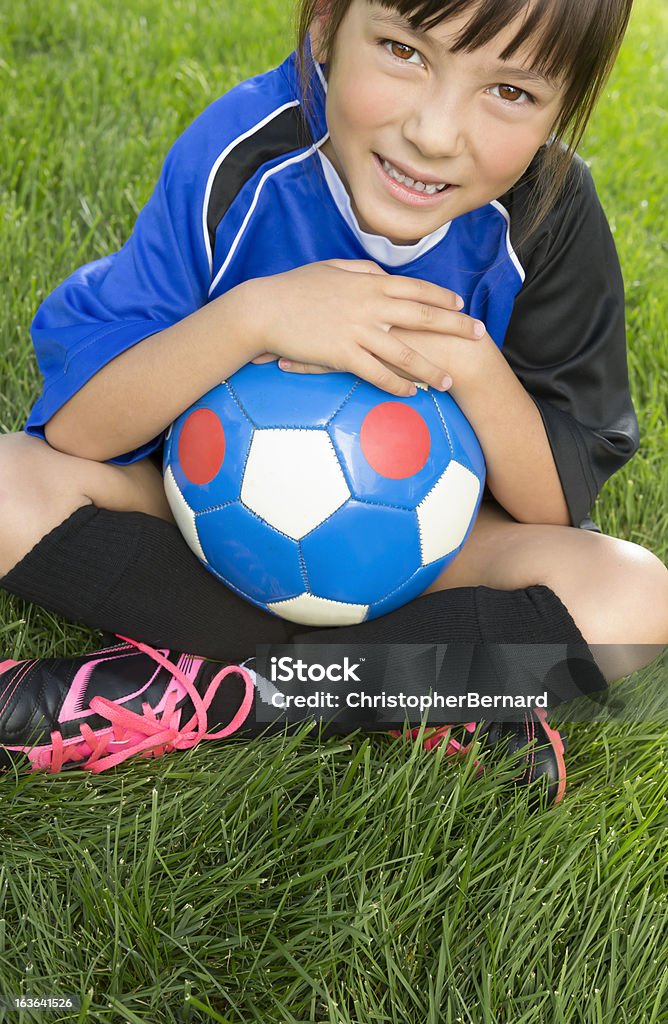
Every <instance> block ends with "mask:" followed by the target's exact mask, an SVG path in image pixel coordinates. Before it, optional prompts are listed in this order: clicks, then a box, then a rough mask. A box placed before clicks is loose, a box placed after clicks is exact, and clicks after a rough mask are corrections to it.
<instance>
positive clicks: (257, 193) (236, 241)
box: [207, 103, 329, 298]
mask: <svg viewBox="0 0 668 1024" xmlns="http://www.w3.org/2000/svg"><path fill="white" fill-rule="evenodd" d="M288 106H295V104H294V103H290V104H288ZM281 109H284V108H281ZM328 138H329V132H328V133H327V134H325V135H323V137H322V138H321V139H318V141H317V142H315V143H314V144H313V145H312V146H310V147H309V149H307V150H306V152H304V153H298V154H297V156H291V157H290V158H289V159H288V160H284V161H283V163H282V164H277V165H276V167H271V168H270V169H269V170H268V171H266V172H265V173H264V174H263V175H262V177H261V178H260V181H259V182H258V186H257V188H256V189H255V195H254V196H253V202H252V203H251V204H250V206H249V208H248V211H247V213H246V216H245V217H244V219H243V223H242V225H241V227H240V228H239V230H238V231H237V234H236V237H235V239H234V241H233V242H232V245H231V246H230V249H229V252H228V254H227V256H226V257H225V262H224V263H223V265H222V267H221V268H220V270H219V271H218V273H217V274H216V277H215V279H214V280H213V281H212V283H211V287H210V288H209V298H211V295H212V293H213V292H214V290H215V289H216V288H217V287H218V284H219V283H220V279H221V278H222V276H223V274H224V273H225V271H226V270H227V268H228V266H229V264H230V260H231V259H232V257H233V256H234V253H235V252H236V249H237V246H238V244H239V242H240V240H241V238H242V236H243V233H244V231H245V230H246V226H247V224H248V221H249V220H250V219H251V217H252V215H253V210H254V209H255V207H256V206H257V202H258V199H259V198H260V193H261V192H262V189H263V187H264V183H265V181H267V180H268V179H269V178H271V177H272V175H274V174H276V173H277V172H278V171H282V170H283V168H284V167H289V166H290V165H291V164H297V163H300V161H302V160H307V159H308V157H310V156H312V155H313V153H315V152H316V150H317V149H319V148H320V146H322V144H323V143H324V142H325V140H326V139H328ZM228 149H229V147H228ZM219 162H220V161H219ZM207 241H208V239H207Z"/></svg>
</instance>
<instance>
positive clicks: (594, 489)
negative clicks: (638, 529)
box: [503, 158, 639, 526]
mask: <svg viewBox="0 0 668 1024" xmlns="http://www.w3.org/2000/svg"><path fill="white" fill-rule="evenodd" d="M530 170H531V169H530ZM530 180H531V175H527V177H526V179H525V180H523V181H522V182H520V183H519V184H518V186H516V188H515V189H514V190H513V191H512V193H510V194H509V195H508V196H507V197H504V201H507V202H508V207H509V212H510V215H511V241H512V242H513V245H514V247H515V249H516V252H517V255H518V257H519V259H520V262H521V263H522V266H523V267H524V269H525V271H526V279H525V282H524V284H523V286H522V288H521V290H520V292H519V294H518V296H517V298H516V300H515V305H514V309H513V313H512V316H511V319H510V323H509V326H508V331H507V334H506V340H505V343H504V348H503V353H504V355H505V357H506V359H507V360H508V363H509V364H510V366H511V367H512V369H513V371H514V372H515V374H516V375H517V377H518V378H519V380H520V381H521V382H522V384H523V385H524V387H525V388H526V389H527V391H528V393H529V394H530V395H531V397H532V398H533V400H534V402H535V403H536V405H537V406H538V409H539V411H540V414H541V416H542V418H543V423H544V425H545V430H546V432H547V436H548V439H549V442H550V446H551V448H552V454H553V455H554V459H555V463H556V466H557V470H558V472H559V477H560V480H561V484H562V487H563V489H564V494H565V496H566V501H567V504H568V509H569V512H570V516H571V522H572V524H573V525H574V526H579V525H585V523H584V522H583V520H586V519H587V517H588V516H589V513H590V512H591V509H592V507H593V505H594V502H595V500H596V498H597V496H598V494H599V492H600V490H601V488H602V486H603V484H604V483H605V481H606V480H607V479H608V478H609V477H610V476H612V474H613V473H615V472H616V471H617V470H618V469H620V468H621V467H622V466H623V465H624V464H625V463H626V462H628V460H629V459H630V458H631V456H632V455H633V454H634V452H636V451H637V449H638V445H639V433H638V421H637V418H636V414H635V410H634V408H633V403H632V400H631V395H630V391H629V379H628V369H627V360H626V330H625V322H624V284H623V281H622V274H621V269H620V266H619V259H618V257H617V252H616V249H615V245H614V242H613V239H612V234H611V232H610V228H609V226H608V222H607V220H606V217H605V214H604V213H603V210H602V208H601V204H600V202H599V200H598V196H597V195H596V189H595V188H594V183H593V180H592V177H591V174H590V172H589V169H588V168H587V166H586V164H585V163H584V162H583V161H582V160H580V159H579V158H576V160H575V162H574V164H573V166H572V168H571V171H570V173H569V179H568V182H567V186H566V188H565V189H564V192H563V193H562V196H561V198H560V200H559V201H558V202H557V204H556V206H555V207H554V209H553V210H552V211H551V213H550V214H549V215H548V217H547V218H546V219H545V221H544V222H543V224H542V225H541V227H539V228H538V230H537V231H536V232H535V233H534V235H533V236H529V237H528V238H526V237H523V235H526V225H527V216H528V214H529V211H530V209H531V198H532V197H531V192H532V189H531V185H530V184H529V182H530Z"/></svg>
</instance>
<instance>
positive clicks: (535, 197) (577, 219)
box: [499, 144, 607, 264]
mask: <svg viewBox="0 0 668 1024" xmlns="http://www.w3.org/2000/svg"><path fill="white" fill-rule="evenodd" d="M559 145H560V144H559ZM545 158H546V147H543V149H541V150H540V151H539V152H538V154H537V155H536V157H535V158H534V160H533V161H532V163H531V164H530V166H529V167H528V168H527V170H526V171H525V172H524V174H523V175H522V177H521V178H520V179H519V181H518V182H516V184H515V185H513V187H512V188H511V189H510V190H509V191H508V192H507V193H506V194H505V195H504V196H502V197H501V199H500V201H499V202H500V204H501V205H502V206H503V207H504V208H505V209H506V211H507V213H508V217H509V221H510V239H511V242H512V244H513V246H514V248H515V250H516V252H517V253H518V256H519V258H520V260H521V262H522V263H523V264H529V263H531V262H532V261H533V260H534V259H535V258H536V257H537V256H539V255H541V256H543V257H545V256H547V255H548V254H554V253H555V252H557V251H558V250H561V249H568V248H570V246H571V245H573V244H575V243H577V244H579V245H581V246H583V247H585V248H586V247H587V246H588V245H591V244H594V242H595V240H596V239H597V238H598V237H599V236H600V234H601V230H602V229H603V231H604V232H605V231H607V221H606V218H605V213H604V212H603V209H602V207H601V203H600V201H599V198H598V195H597V192H596V186H595V184H594V179H593V177H592V174H591V171H590V169H589V167H588V166H587V164H586V162H585V161H584V160H583V159H582V157H580V156H579V155H578V154H577V153H576V154H574V156H573V158H572V160H571V163H570V166H569V168H568V173H567V175H566V179H565V181H564V183H563V185H562V187H561V190H560V192H559V194H558V196H557V197H556V199H555V202H554V203H553V205H552V208H551V209H550V210H549V211H548V213H547V214H546V215H545V217H544V219H543V220H542V222H541V223H540V224H539V225H538V227H537V228H535V229H534V230H533V231H530V226H531V219H532V217H533V214H534V211H535V209H536V205H537V203H538V201H539V187H538V181H539V174H540V170H541V165H542V163H543V161H544V160H545Z"/></svg>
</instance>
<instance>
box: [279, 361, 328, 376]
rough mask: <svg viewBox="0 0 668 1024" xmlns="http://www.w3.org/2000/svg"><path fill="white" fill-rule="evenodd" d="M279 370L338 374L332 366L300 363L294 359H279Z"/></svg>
mask: <svg viewBox="0 0 668 1024" xmlns="http://www.w3.org/2000/svg"><path fill="white" fill-rule="evenodd" d="M278 366H279V369H281V370H285V371H286V372H287V373H337V372H338V371H337V370H335V369H334V368H333V367H332V366H319V365H318V363H299V362H295V361H294V360H293V359H279V361H278Z"/></svg>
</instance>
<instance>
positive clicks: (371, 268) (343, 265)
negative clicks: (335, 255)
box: [325, 259, 390, 277]
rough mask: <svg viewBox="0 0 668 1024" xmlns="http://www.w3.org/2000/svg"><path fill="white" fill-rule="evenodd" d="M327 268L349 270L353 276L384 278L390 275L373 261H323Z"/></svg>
mask: <svg viewBox="0 0 668 1024" xmlns="http://www.w3.org/2000/svg"><path fill="white" fill-rule="evenodd" d="M325 263H326V264H327V266H328V267H336V268H337V270H349V271H351V273H353V274H382V275H383V276H384V277H389V276H390V275H389V274H388V273H387V271H386V270H383V268H382V267H379V266H378V264H377V263H374V262H373V260H339V259H334V260H325Z"/></svg>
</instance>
